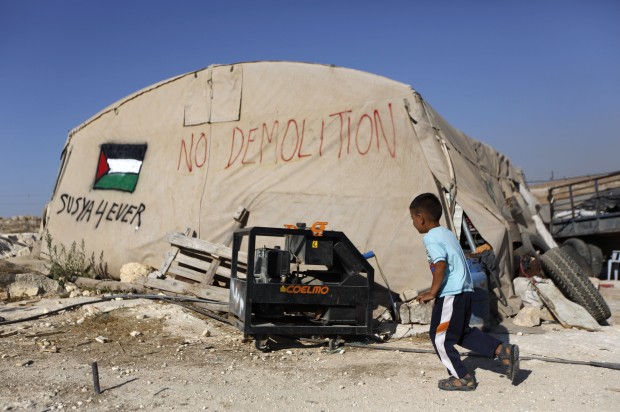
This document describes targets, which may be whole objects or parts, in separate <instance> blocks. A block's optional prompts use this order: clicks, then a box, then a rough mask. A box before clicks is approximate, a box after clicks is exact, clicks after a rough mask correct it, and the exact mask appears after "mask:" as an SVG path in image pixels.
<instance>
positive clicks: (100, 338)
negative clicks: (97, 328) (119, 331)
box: [95, 336, 108, 343]
mask: <svg viewBox="0 0 620 412" xmlns="http://www.w3.org/2000/svg"><path fill="white" fill-rule="evenodd" d="M95 340H96V341H97V342H99V343H106V342H107V341H108V338H106V337H105V336H97V337H96V338H95Z"/></svg>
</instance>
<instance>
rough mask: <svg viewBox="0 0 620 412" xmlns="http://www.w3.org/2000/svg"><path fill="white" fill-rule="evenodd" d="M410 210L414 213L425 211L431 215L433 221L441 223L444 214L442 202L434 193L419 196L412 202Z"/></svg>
mask: <svg viewBox="0 0 620 412" xmlns="http://www.w3.org/2000/svg"><path fill="white" fill-rule="evenodd" d="M409 210H412V211H414V212H420V211H424V212H426V213H428V214H429V215H430V217H432V218H433V219H435V220H436V221H437V222H439V219H441V214H442V212H443V211H442V207H441V202H440V201H439V199H438V198H437V196H435V195H434V194H432V193H422V194H421V195H418V196H416V197H415V199H413V200H412V201H411V204H410V205H409Z"/></svg>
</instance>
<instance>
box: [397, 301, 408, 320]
mask: <svg viewBox="0 0 620 412" xmlns="http://www.w3.org/2000/svg"><path fill="white" fill-rule="evenodd" d="M398 314H399V318H400V323H402V324H403V325H407V324H409V323H411V315H410V313H409V306H408V305H407V304H406V303H403V304H402V305H400V308H399V310H398Z"/></svg>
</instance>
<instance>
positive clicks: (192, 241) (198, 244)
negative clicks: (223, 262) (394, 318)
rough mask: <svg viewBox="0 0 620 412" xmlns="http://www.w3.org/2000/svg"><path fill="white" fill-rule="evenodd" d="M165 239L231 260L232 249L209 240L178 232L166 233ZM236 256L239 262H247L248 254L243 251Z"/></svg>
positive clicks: (178, 245)
mask: <svg viewBox="0 0 620 412" xmlns="http://www.w3.org/2000/svg"><path fill="white" fill-rule="evenodd" d="M165 239H166V241H167V242H169V243H170V244H172V245H174V246H176V247H182V248H187V249H195V250H198V251H200V252H203V253H208V254H210V255H214V256H216V257H219V258H224V259H228V260H232V249H231V248H230V247H228V246H224V245H221V244H218V243H213V242H209V241H207V240H203V239H197V238H189V237H187V236H185V235H183V234H182V233H178V232H170V233H167V234H166V236H165ZM238 258H239V260H240V261H241V262H247V260H248V254H247V253H245V252H239V254H238Z"/></svg>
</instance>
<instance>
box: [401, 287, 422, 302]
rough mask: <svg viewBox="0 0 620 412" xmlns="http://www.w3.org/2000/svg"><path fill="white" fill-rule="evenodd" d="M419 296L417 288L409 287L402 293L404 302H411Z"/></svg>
mask: <svg viewBox="0 0 620 412" xmlns="http://www.w3.org/2000/svg"><path fill="white" fill-rule="evenodd" d="M417 297H418V291H417V290H416V289H407V290H406V291H404V292H403V293H401V294H400V299H401V300H402V301H403V302H409V301H412V300H414V299H415V298H417Z"/></svg>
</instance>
